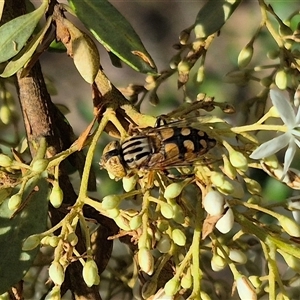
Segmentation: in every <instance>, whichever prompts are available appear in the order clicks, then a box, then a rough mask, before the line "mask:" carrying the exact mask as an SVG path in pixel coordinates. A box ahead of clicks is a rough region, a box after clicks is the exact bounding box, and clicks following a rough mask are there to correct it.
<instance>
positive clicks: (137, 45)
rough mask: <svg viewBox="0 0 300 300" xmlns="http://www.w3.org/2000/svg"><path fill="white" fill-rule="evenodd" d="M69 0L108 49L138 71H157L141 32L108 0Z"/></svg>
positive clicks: (80, 17) (77, 13)
mask: <svg viewBox="0 0 300 300" xmlns="http://www.w3.org/2000/svg"><path fill="white" fill-rule="evenodd" d="M68 1H69V3H70V4H71V5H72V7H73V9H74V11H75V13H76V15H77V16H78V18H79V19H80V20H81V21H82V22H83V24H84V25H85V26H86V28H87V29H88V30H89V31H90V32H91V33H92V34H93V35H94V36H95V38H96V39H97V40H98V41H99V42H100V43H101V44H103V45H104V47H105V48H106V49H108V50H110V51H111V52H112V53H114V54H115V55H116V56H117V57H119V58H120V59H121V60H122V61H124V62H125V63H127V64H128V65H129V66H130V67H131V68H133V69H134V70H136V71H138V72H142V73H151V74H154V73H156V72H157V70H156V66H155V64H154V62H153V60H152V58H151V56H150V55H149V53H148V52H147V50H146V49H145V47H144V45H143V44H142V42H141V40H140V38H139V36H138V35H137V33H136V32H135V31H134V29H133V28H132V26H131V25H130V24H129V23H128V21H127V20H126V19H125V18H124V17H123V15H121V14H120V12H119V11H118V10H117V9H116V8H115V7H114V6H112V5H111V4H110V3H109V2H108V1H107V0H68Z"/></svg>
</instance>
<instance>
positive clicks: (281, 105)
mask: <svg viewBox="0 0 300 300" xmlns="http://www.w3.org/2000/svg"><path fill="white" fill-rule="evenodd" d="M270 97H271V100H272V103H273V105H274V106H275V107H276V109H277V111H278V114H279V116H280V118H281V119H282V121H283V123H284V124H285V125H286V126H287V131H286V132H285V133H284V134H282V135H279V136H277V137H275V138H273V139H272V140H270V141H267V142H265V143H263V144H262V145H260V146H259V147H258V148H257V149H256V150H255V151H254V152H253V153H252V154H251V155H250V158H252V159H261V158H265V157H268V156H270V155H272V154H274V153H276V152H278V151H279V150H281V149H283V148H285V147H286V146H288V148H287V150H286V152H285V156H284V169H283V177H284V176H285V174H286V173H287V171H288V169H289V167H290V165H291V163H292V160H293V158H294V155H295V152H296V149H297V147H299V148H300V141H299V139H300V107H298V108H297V110H296V109H294V108H293V107H292V105H291V104H290V102H289V100H288V99H286V98H285V97H283V96H282V93H280V92H278V91H275V90H271V91H270Z"/></svg>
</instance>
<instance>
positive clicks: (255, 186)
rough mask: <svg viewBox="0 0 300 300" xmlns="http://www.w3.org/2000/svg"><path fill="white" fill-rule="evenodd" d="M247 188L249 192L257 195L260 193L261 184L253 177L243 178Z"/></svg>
mask: <svg viewBox="0 0 300 300" xmlns="http://www.w3.org/2000/svg"><path fill="white" fill-rule="evenodd" d="M244 180H245V183H246V186H247V190H248V191H249V193H250V194H254V195H259V194H260V193H261V185H260V184H259V183H258V182H257V181H256V180H254V179H251V178H245V179H244Z"/></svg>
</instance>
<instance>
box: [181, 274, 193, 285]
mask: <svg viewBox="0 0 300 300" xmlns="http://www.w3.org/2000/svg"><path fill="white" fill-rule="evenodd" d="M192 284H193V276H192V273H191V271H190V269H188V270H187V272H186V274H184V276H183V277H182V278H181V281H180V285H181V286H182V287H183V288H184V289H189V288H191V287H192Z"/></svg>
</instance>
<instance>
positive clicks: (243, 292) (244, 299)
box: [236, 276, 257, 300]
mask: <svg viewBox="0 0 300 300" xmlns="http://www.w3.org/2000/svg"><path fill="white" fill-rule="evenodd" d="M236 287H237V292H238V294H239V296H240V298H241V300H256V299H257V294H256V292H255V289H254V287H253V285H252V284H251V282H250V281H249V280H248V279H247V278H246V277H245V276H241V277H240V278H239V279H238V280H237V281H236Z"/></svg>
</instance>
